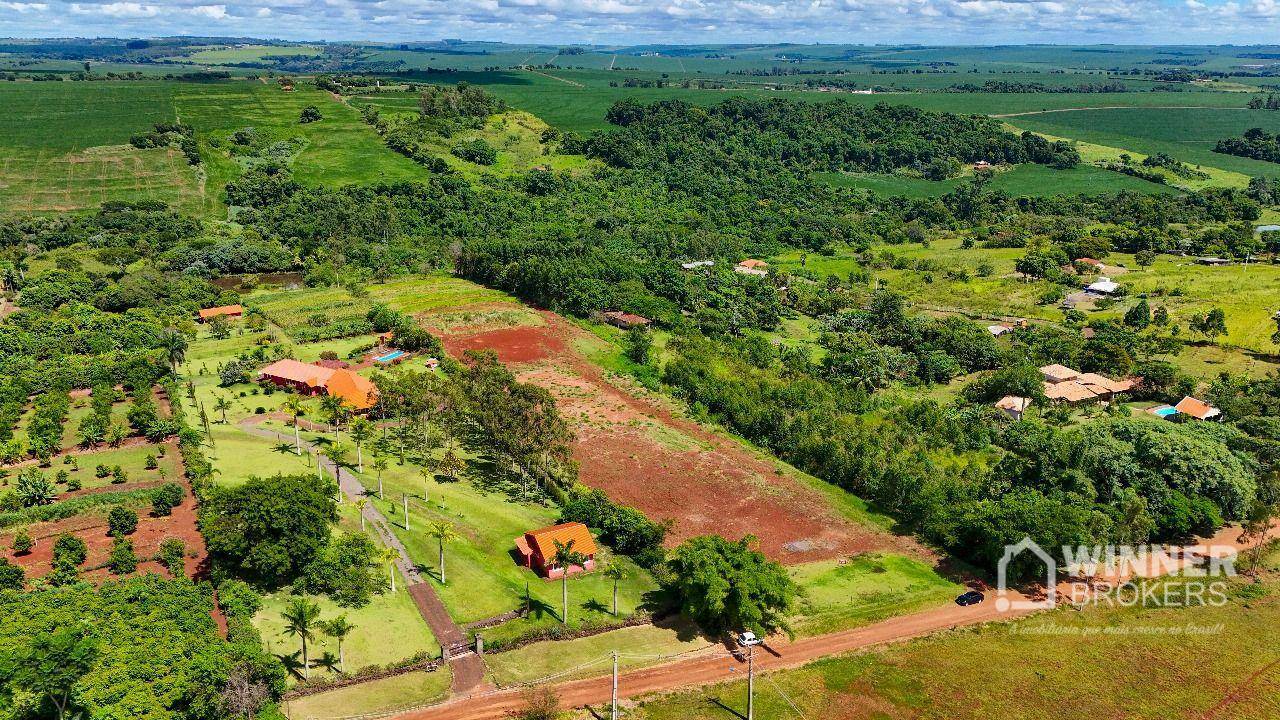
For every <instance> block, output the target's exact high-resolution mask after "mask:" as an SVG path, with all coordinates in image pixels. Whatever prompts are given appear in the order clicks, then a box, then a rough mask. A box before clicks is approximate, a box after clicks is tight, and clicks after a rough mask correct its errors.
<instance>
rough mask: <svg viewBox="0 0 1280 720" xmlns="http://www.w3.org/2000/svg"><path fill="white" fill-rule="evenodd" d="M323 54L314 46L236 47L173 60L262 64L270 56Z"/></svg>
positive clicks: (222, 48)
mask: <svg viewBox="0 0 1280 720" xmlns="http://www.w3.org/2000/svg"><path fill="white" fill-rule="evenodd" d="M320 53H321V50H320V48H318V47H316V46H314V45H287V46H281V45H234V46H231V47H211V48H208V49H203V50H196V51H195V52H193V53H191V54H190V55H181V56H177V57H175V58H173V59H174V60H182V61H186V62H192V63H200V64H204V65H229V64H233V63H246V62H262V61H263V59H264V58H265V57H267V56H268V55H306V56H315V55H319V54H320Z"/></svg>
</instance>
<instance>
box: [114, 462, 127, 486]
mask: <svg viewBox="0 0 1280 720" xmlns="http://www.w3.org/2000/svg"><path fill="white" fill-rule="evenodd" d="M127 482H129V474H128V473H126V472H125V471H124V470H121V469H120V466H119V465H117V466H115V467H113V468H111V484H112V485H123V484H124V483H127Z"/></svg>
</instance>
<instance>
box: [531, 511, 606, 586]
mask: <svg viewBox="0 0 1280 720" xmlns="http://www.w3.org/2000/svg"><path fill="white" fill-rule="evenodd" d="M515 542H516V553H517V554H518V555H519V556H520V564H521V565H524V566H525V567H527V568H532V569H533V571H534V572H536V573H538V574H539V575H542V576H544V577H546V578H548V579H551V580H556V579H559V578H561V577H563V576H564V574H565V570H564V568H561V567H559V566H558V565H555V564H554V562H553V559H554V558H555V555H556V543H560V544H561V545H568V544H569V543H573V551H574V552H577V553H580V554H582V555H584V556H586V558H587V560H586V562H584V563H583V564H582V565H573V566H571V567H570V568H569V574H570V575H573V574H575V573H580V572H590V571H591V570H594V569H595V568H596V541H595V538H593V537H591V531H590V530H588V529H587V526H586V525H583V524H582V523H580V522H567V523H560V524H559V525H552V526H550V527H544V528H541V529H539V530H530V531H529V532H527V533H525V534H524V535H523V536H521V537H518V538H516V541H515Z"/></svg>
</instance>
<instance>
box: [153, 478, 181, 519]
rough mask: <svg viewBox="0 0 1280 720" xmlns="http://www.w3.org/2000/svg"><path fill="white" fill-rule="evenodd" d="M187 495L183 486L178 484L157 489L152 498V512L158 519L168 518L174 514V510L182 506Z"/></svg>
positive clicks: (166, 484)
mask: <svg viewBox="0 0 1280 720" xmlns="http://www.w3.org/2000/svg"><path fill="white" fill-rule="evenodd" d="M186 495H187V493H186V491H185V490H183V488H182V486H181V485H179V484H177V483H165V484H164V485H162V486H160V487H159V488H157V489H156V492H155V494H154V495H152V496H151V512H152V513H153V514H154V515H155V516H156V517H168V516H169V515H172V514H173V509H174V508H176V507H178V506H179V505H181V504H182V500H183V498H185V497H186Z"/></svg>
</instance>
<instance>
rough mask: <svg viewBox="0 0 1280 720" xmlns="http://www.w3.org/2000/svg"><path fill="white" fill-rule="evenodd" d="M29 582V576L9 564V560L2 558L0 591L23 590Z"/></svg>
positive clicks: (0, 559) (0, 563)
mask: <svg viewBox="0 0 1280 720" xmlns="http://www.w3.org/2000/svg"><path fill="white" fill-rule="evenodd" d="M26 582H27V574H26V573H25V572H23V571H22V568H20V567H18V566H17V565H14V564H13V563H11V562H9V558H6V557H0V590H21V589H22V586H23V585H24V584H26Z"/></svg>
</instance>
